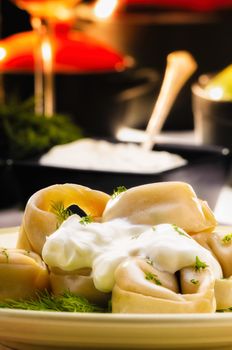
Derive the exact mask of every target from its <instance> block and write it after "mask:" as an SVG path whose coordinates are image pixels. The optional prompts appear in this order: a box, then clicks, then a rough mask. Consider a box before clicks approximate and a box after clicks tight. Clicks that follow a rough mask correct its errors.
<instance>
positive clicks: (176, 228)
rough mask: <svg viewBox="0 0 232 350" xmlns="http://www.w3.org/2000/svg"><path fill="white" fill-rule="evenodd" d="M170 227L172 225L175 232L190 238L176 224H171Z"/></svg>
mask: <svg viewBox="0 0 232 350" xmlns="http://www.w3.org/2000/svg"><path fill="white" fill-rule="evenodd" d="M172 227H173V229H174V230H175V231H176V232H177V233H179V235H181V236H185V237H187V238H190V237H189V236H187V234H186V233H185V232H184V231H183V230H182V229H181V228H179V227H178V226H177V225H175V224H173V225H172Z"/></svg>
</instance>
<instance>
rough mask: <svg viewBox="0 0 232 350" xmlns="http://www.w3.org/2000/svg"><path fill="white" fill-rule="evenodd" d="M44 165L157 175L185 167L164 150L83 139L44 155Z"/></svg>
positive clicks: (41, 160) (177, 158)
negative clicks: (150, 149)
mask: <svg viewBox="0 0 232 350" xmlns="http://www.w3.org/2000/svg"><path fill="white" fill-rule="evenodd" d="M40 163H41V164H43V165H50V166H59V167H67V168H78V169H88V170H101V171H103V170H104V171H115V172H130V173H158V172H161V171H164V170H169V169H173V168H176V167H180V166H182V165H185V164H186V163H187V161H186V160H185V159H183V158H182V157H181V156H179V155H177V154H173V153H169V152H164V151H147V150H144V149H142V147H140V146H139V145H136V144H131V143H130V144H126V143H115V144H114V143H110V142H107V141H103V140H93V139H87V138H86V139H82V140H79V141H74V142H71V143H68V144H65V145H58V146H55V147H53V148H52V149H51V150H50V151H49V152H48V153H46V154H44V155H43V156H42V157H41V159H40Z"/></svg>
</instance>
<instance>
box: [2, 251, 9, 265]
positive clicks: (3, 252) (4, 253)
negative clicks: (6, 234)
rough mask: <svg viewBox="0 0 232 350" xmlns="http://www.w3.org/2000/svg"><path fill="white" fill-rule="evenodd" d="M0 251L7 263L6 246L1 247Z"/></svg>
mask: <svg viewBox="0 0 232 350" xmlns="http://www.w3.org/2000/svg"><path fill="white" fill-rule="evenodd" d="M0 253H1V254H2V255H4V256H5V258H6V262H7V263H8V262H9V254H8V253H7V249H6V248H2V249H1V251H0Z"/></svg>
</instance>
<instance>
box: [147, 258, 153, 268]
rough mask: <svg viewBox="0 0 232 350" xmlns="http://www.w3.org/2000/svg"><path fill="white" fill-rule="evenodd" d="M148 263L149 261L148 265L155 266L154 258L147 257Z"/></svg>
mask: <svg viewBox="0 0 232 350" xmlns="http://www.w3.org/2000/svg"><path fill="white" fill-rule="evenodd" d="M146 263H147V264H148V265H151V266H153V260H152V259H151V258H149V256H147V257H146Z"/></svg>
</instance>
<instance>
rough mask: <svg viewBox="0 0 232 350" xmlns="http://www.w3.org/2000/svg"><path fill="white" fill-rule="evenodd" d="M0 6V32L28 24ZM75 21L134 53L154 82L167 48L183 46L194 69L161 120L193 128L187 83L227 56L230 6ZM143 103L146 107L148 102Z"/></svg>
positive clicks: (8, 6)
mask: <svg viewBox="0 0 232 350" xmlns="http://www.w3.org/2000/svg"><path fill="white" fill-rule="evenodd" d="M1 12H2V20H1V22H2V26H1V27H2V34H1V36H2V37H3V38H4V37H6V36H8V35H11V34H13V33H16V32H21V31H25V30H30V28H31V27H30V22H29V16H28V15H27V13H26V12H25V11H22V10H20V9H18V8H17V7H16V6H15V5H14V4H12V3H11V2H10V1H9V0H2V1H1ZM78 27H79V29H80V28H81V29H82V30H87V32H88V33H89V34H90V35H92V36H94V37H96V38H98V39H100V40H101V41H103V42H106V43H108V44H109V45H111V46H112V47H113V48H115V49H116V50H118V51H120V52H122V53H123V54H125V55H131V56H132V57H134V58H135V61H136V67H151V68H152V69H154V71H155V72H156V73H157V76H158V80H159V83H158V84H161V81H162V78H163V73H164V69H165V65H166V56H167V55H168V53H170V52H171V51H175V50H188V51H190V52H191V53H192V54H193V56H194V57H195V59H196V61H197V63H198V70H197V72H196V73H195V74H194V76H193V77H192V78H191V79H190V81H189V82H188V83H187V84H186V86H185V88H184V89H183V90H182V92H181V93H180V95H179V97H178V99H177V101H176V103H175V105H174V107H173V109H172V111H171V113H170V116H169V118H168V121H167V122H166V124H165V128H166V129H192V128H193V115H192V109H191V84H192V83H193V82H194V81H195V80H196V79H197V77H198V76H199V75H200V74H202V73H207V72H216V71H218V70H220V69H222V68H224V67H225V66H227V65H228V64H230V63H231V62H232V45H231V37H232V11H231V10H229V9H227V10H226V11H215V12H196V11H190V10H188V11H186V10H180V9H179V10H170V9H161V8H159V9H157V8H152V9H151V8H146V9H143V8H140V9H138V8H136V9H133V8H129V9H127V11H126V12H124V13H122V14H121V15H120V14H119V15H118V17H117V19H116V20H113V21H112V22H109V23H107V24H104V23H103V24H101V23H97V24H94V23H87V24H86V23H84V24H83V26H82V24H80V23H78ZM157 90H158V89H156V91H157ZM74 108H75V107H74ZM148 108H149V109H151V106H148ZM141 127H143V123H141ZM96 133H97V132H96Z"/></svg>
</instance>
